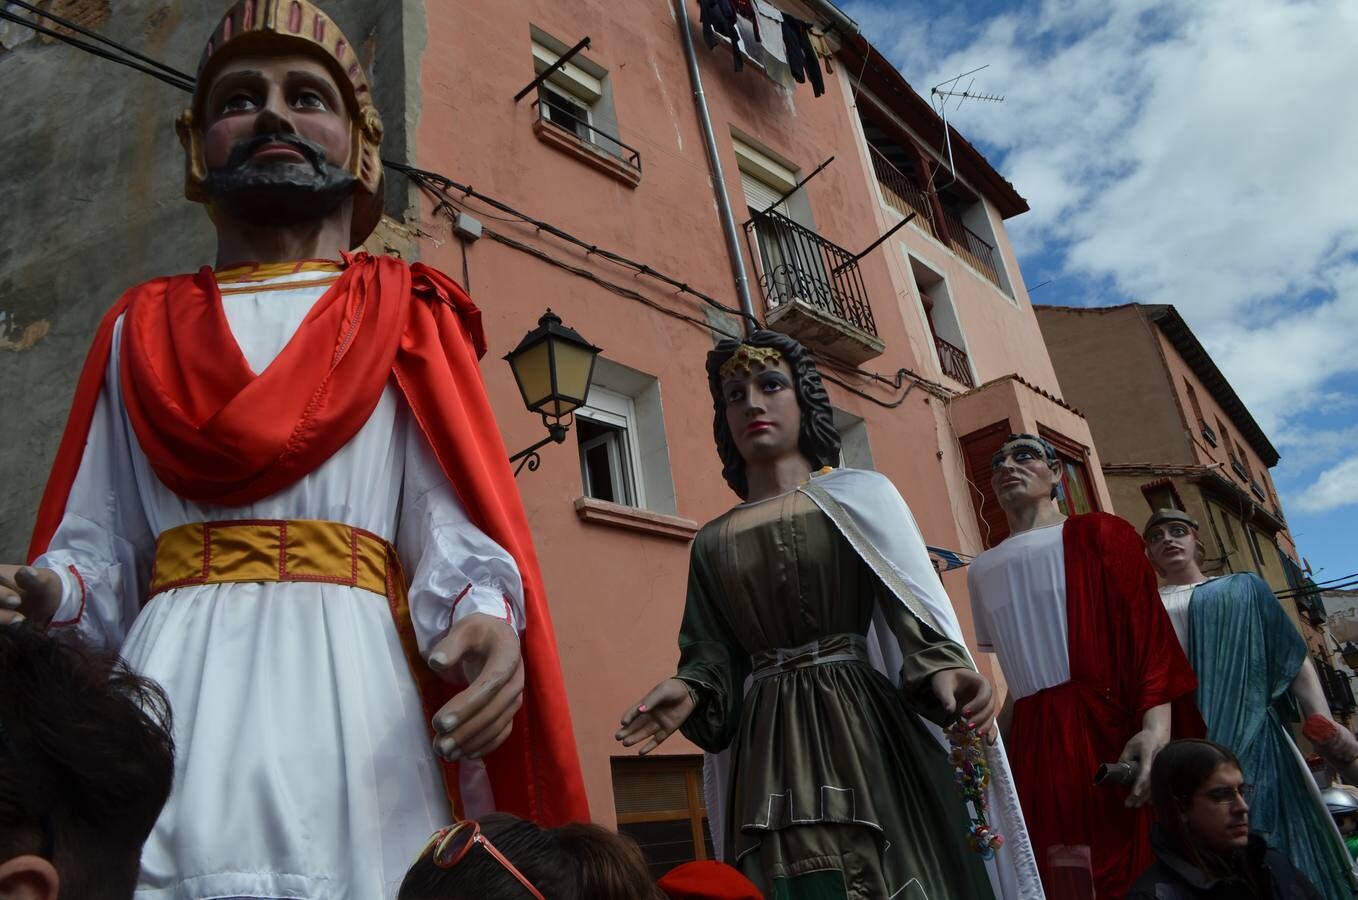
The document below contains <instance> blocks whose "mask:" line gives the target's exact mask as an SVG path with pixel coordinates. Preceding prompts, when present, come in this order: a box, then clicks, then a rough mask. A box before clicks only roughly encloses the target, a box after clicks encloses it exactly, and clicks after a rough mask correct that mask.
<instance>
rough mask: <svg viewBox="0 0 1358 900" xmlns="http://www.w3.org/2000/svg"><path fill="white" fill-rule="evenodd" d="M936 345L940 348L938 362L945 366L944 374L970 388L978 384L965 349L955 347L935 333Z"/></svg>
mask: <svg viewBox="0 0 1358 900" xmlns="http://www.w3.org/2000/svg"><path fill="white" fill-rule="evenodd" d="M934 346H935V347H937V348H938V364H939V365H940V366H941V367H942V368H943V374H944V375H947V376H948V377H949V378H951V379H952V380H953V381H960V382H961V383H962V384H965V385H966V386H967V387H969V388H971V387H975V386H976V383H975V382H974V381H973V380H972V377H971V366H970V365H968V364H967V354H966V351H965V350H963V349H961V348H960V347H954V346H953V345H952V344H950V343H948V342H947V341H945V340H943V338H941V337H939V336H938V335H934Z"/></svg>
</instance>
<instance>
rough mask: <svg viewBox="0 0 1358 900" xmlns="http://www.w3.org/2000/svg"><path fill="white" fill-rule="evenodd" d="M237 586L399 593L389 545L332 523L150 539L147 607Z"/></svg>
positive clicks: (199, 528)
mask: <svg viewBox="0 0 1358 900" xmlns="http://www.w3.org/2000/svg"><path fill="white" fill-rule="evenodd" d="M239 581H250V582H267V581H311V582H323V583H326V584H338V585H345V586H347V587H357V588H363V589H364V590H368V591H372V592H373V593H375V594H380V595H382V596H384V597H389V598H390V597H392V596H394V593H395V592H394V590H393V588H394V587H395V586H396V585H400V586H401V587H404V578H403V576H402V575H401V572H400V563H399V562H398V561H397V557H396V551H395V550H394V549H393V548H392V546H391V544H389V543H387V542H386V541H384V540H383V539H382V538H380V537H378V536H377V535H375V534H373V533H372V532H370V531H364V530H363V529H362V528H355V527H353V526H352V525H344V524H341V523H339V522H320V521H314V520H297V519H242V520H237V521H229V522H196V523H194V524H192V525H180V526H179V527H178V528H171V529H170V530H169V531H166V532H163V533H162V534H161V535H160V537H159V538H157V539H156V560H155V566H154V567H153V568H152V570H151V589H150V592H149V594H148V599H149V598H150V597H154V596H155V595H156V594H159V593H160V592H161V591H168V590H170V589H171V588H177V587H187V586H190V585H196V584H220V583H223V582H239Z"/></svg>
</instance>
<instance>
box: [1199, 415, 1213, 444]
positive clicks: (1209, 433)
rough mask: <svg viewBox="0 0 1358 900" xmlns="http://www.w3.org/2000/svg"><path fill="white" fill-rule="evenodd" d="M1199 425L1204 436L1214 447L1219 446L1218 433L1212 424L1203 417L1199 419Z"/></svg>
mask: <svg viewBox="0 0 1358 900" xmlns="http://www.w3.org/2000/svg"><path fill="white" fill-rule="evenodd" d="M1198 425H1199V426H1200V427H1201V428H1202V436H1203V438H1204V439H1205V440H1206V441H1207V443H1209V444H1211V445H1212V446H1213V447H1216V446H1218V444H1217V433H1216V432H1215V431H1213V430H1212V426H1210V425H1208V424H1207V423H1206V422H1204V421H1203V420H1202V419H1199V420H1198Z"/></svg>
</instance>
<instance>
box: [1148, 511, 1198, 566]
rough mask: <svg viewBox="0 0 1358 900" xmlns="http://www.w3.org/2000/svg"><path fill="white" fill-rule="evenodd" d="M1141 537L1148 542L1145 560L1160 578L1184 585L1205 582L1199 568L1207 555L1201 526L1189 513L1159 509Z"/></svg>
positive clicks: (1152, 516)
mask: <svg viewBox="0 0 1358 900" xmlns="http://www.w3.org/2000/svg"><path fill="white" fill-rule="evenodd" d="M1141 536H1142V538H1144V539H1145V541H1146V556H1148V557H1149V558H1150V561H1151V565H1152V566H1154V567H1155V571H1156V572H1158V573H1159V574H1160V577H1161V578H1165V579H1169V580H1171V581H1174V582H1175V583H1182V584H1189V583H1192V582H1193V581H1201V580H1202V569H1201V568H1200V567H1201V566H1202V561H1203V559H1205V558H1206V552H1205V551H1204V550H1203V547H1202V542H1201V540H1199V537H1198V523H1197V521H1195V520H1194V519H1193V517H1192V516H1190V515H1189V514H1188V513H1186V512H1184V511H1183V510H1181V509H1158V510H1156V511H1155V512H1154V513H1153V514H1152V515H1151V517H1150V518H1149V519H1147V520H1146V527H1144V528H1142V529H1141ZM1184 579H1189V580H1187V581H1185V580H1184Z"/></svg>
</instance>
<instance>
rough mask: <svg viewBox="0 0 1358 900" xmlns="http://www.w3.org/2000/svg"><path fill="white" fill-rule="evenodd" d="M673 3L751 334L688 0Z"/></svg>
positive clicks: (746, 288)
mask: <svg viewBox="0 0 1358 900" xmlns="http://www.w3.org/2000/svg"><path fill="white" fill-rule="evenodd" d="M674 5H675V7H676V8H677V12H678V16H679V33H680V35H682V36H683V39H684V56H685V57H687V58H688V77H689V80H690V81H692V82H693V103H694V105H696V106H697V107H698V122H699V124H700V125H702V129H703V142H704V143H705V144H707V161H708V165H709V167H710V168H711V170H712V186H713V188H714V189H715V190H716V193H717V217H718V218H719V219H721V230H722V232H723V233H724V234H725V235H726V252H727V253H728V254H730V256H731V272H732V274H734V275H735V279H736V296H737V297H739V298H740V311H741V313H742V314H743V318H744V324H745V333H746V334H749V333H750V332H751V331H753V330H754V329H755V326H756V325H757V324H758V321H759V320H758V319H756V318H755V314H754V301H753V300H752V299H750V279H749V277H748V276H747V275H746V274H745V258H744V257H743V256H741V255H740V239H739V237H738V235H737V233H736V219H735V216H734V215H732V214H731V197H730V195H729V194H728V193H727V191H726V176H725V174H724V173H723V172H722V168H721V156H720V154H719V153H718V152H717V138H716V135H715V134H714V133H713V131H712V117H711V116H710V115H709V114H708V112H707V96H706V95H705V94H704V93H703V77H702V75H701V74H700V73H699V72H698V54H697V51H696V50H695V49H694V47H693V33H692V30H691V28H690V26H689V18H688V0H674Z"/></svg>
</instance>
